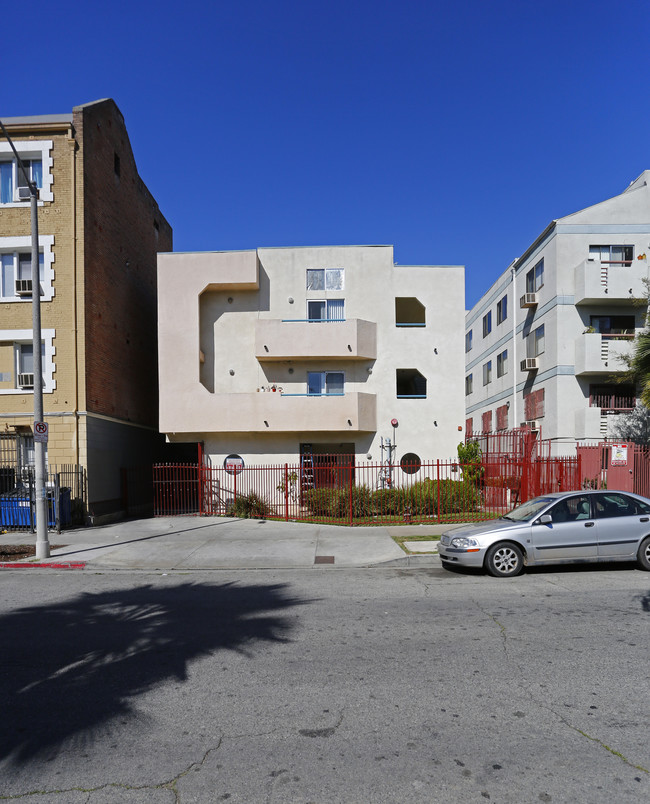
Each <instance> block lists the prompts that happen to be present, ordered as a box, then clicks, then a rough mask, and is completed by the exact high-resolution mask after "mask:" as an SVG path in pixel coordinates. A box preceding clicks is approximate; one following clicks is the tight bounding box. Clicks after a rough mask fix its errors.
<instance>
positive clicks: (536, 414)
mask: <svg viewBox="0 0 650 804" xmlns="http://www.w3.org/2000/svg"><path fill="white" fill-rule="evenodd" d="M524 415H525V417H526V420H527V421H532V420H533V419H542V418H543V417H544V389H543V388H539V389H538V390H537V391H530V392H529V393H528V394H526V395H525V396H524Z"/></svg>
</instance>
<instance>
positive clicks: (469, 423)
mask: <svg viewBox="0 0 650 804" xmlns="http://www.w3.org/2000/svg"><path fill="white" fill-rule="evenodd" d="M473 428H474V419H473V418H472V417H471V416H470V418H469V419H465V435H466V436H471V435H472V433H473V432H474V429H473Z"/></svg>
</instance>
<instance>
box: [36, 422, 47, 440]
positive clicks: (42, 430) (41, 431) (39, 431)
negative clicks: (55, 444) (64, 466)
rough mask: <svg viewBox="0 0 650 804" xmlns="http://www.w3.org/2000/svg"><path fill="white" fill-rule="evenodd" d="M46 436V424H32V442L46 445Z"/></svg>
mask: <svg viewBox="0 0 650 804" xmlns="http://www.w3.org/2000/svg"><path fill="white" fill-rule="evenodd" d="M47 436H48V426H47V422H34V441H35V442H37V443H40V444H47Z"/></svg>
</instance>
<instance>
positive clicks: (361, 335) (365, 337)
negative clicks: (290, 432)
mask: <svg viewBox="0 0 650 804" xmlns="http://www.w3.org/2000/svg"><path fill="white" fill-rule="evenodd" d="M255 356H256V357H257V359H258V360H260V361H274V360H328V359H331V360H375V359H376V358H377V325H376V324H375V322H374V321H364V320H363V319H360V318H351V319H348V320H345V321H321V320H318V321H281V320H279V319H272V318H265V319H258V320H257V321H256V322H255Z"/></svg>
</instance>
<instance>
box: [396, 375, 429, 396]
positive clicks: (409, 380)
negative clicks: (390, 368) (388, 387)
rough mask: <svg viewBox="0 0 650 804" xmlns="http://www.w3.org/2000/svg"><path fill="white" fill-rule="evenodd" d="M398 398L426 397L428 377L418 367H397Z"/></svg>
mask: <svg viewBox="0 0 650 804" xmlns="http://www.w3.org/2000/svg"><path fill="white" fill-rule="evenodd" d="M396 380H397V398H398V399H426V396H427V378H426V377H424V376H423V375H422V374H420V372H419V371H418V370H417V369H397V372H396Z"/></svg>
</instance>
